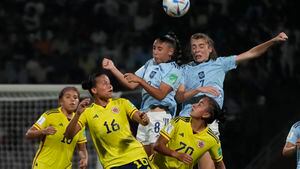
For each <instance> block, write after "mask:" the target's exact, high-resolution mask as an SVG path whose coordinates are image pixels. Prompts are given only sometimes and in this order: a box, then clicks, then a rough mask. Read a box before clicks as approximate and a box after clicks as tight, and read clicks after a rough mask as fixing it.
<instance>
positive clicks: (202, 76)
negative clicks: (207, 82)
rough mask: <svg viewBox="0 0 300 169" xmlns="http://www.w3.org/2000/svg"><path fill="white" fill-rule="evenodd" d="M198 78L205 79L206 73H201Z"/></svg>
mask: <svg viewBox="0 0 300 169" xmlns="http://www.w3.org/2000/svg"><path fill="white" fill-rule="evenodd" d="M198 77H199V79H203V78H204V77H205V74H204V72H203V71H201V72H199V73H198Z"/></svg>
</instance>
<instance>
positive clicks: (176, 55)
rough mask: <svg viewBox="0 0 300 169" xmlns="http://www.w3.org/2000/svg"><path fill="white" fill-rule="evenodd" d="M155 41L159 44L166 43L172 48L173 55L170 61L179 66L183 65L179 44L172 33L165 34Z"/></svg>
mask: <svg viewBox="0 0 300 169" xmlns="http://www.w3.org/2000/svg"><path fill="white" fill-rule="evenodd" d="M156 39H157V40H159V41H160V42H166V43H168V44H170V45H171V47H172V48H174V54H173V55H172V58H171V61H175V62H176V63H177V64H178V65H181V64H182V63H183V53H182V49H181V44H180V42H179V39H178V38H177V36H176V34H175V33H174V32H172V31H170V32H168V33H167V34H165V35H163V36H160V37H158V38H156Z"/></svg>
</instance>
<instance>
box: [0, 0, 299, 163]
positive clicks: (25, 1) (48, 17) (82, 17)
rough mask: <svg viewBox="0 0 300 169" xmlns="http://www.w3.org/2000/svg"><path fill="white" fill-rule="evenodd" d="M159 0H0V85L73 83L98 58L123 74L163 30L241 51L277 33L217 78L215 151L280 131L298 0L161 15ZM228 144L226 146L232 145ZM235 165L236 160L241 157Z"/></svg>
mask: <svg viewBox="0 0 300 169" xmlns="http://www.w3.org/2000/svg"><path fill="white" fill-rule="evenodd" d="M161 3H162V2H161V0H151V1H137V0H101V1H98V0H72V1H71V0H52V1H47V0H2V1H1V2H0V23H1V26H0V58H1V61H0V83H9V84H10V83H14V84H66V83H80V82H81V81H82V80H83V79H84V78H86V76H87V75H88V74H90V73H92V72H94V71H95V70H97V69H99V67H100V61H101V59H102V58H103V57H110V58H111V59H113V60H114V62H115V64H117V67H118V68H120V69H121V70H123V71H124V72H134V71H135V70H137V68H139V67H140V66H141V65H143V64H144V63H145V62H146V61H147V60H148V59H149V58H151V57H152V54H151V52H152V42H153V40H154V38H155V37H156V36H158V34H161V33H166V32H167V31H170V30H172V31H174V32H175V33H176V34H177V35H178V36H179V39H180V40H181V42H182V46H183V47H184V48H185V49H188V42H189V36H190V35H191V34H193V33H195V32H203V33H207V34H208V35H210V36H211V37H212V38H213V40H214V41H215V45H216V49H217V51H218V54H219V55H222V56H226V55H232V54H239V53H241V52H244V51H246V50H248V49H249V48H251V47H253V46H255V45H257V44H259V43H261V42H263V41H265V40H268V39H270V38H271V37H273V36H274V35H276V34H278V33H279V32H281V31H284V32H286V34H287V35H288V36H289V40H288V41H287V43H284V44H282V45H278V46H275V47H274V48H273V49H271V50H269V51H268V52H267V53H266V54H264V55H265V56H264V57H262V58H260V59H256V60H252V61H250V62H249V63H244V64H242V65H239V67H238V69H237V71H233V72H231V73H229V75H228V76H227V78H226V81H225V107H226V108H227V109H228V112H229V113H228V116H227V119H228V121H229V122H228V123H227V125H226V126H224V130H226V131H225V132H223V133H224V134H223V136H221V137H224V138H223V140H224V143H225V144H224V147H225V149H226V148H228V149H230V151H226V150H225V151H224V154H225V158H228V159H231V158H233V157H235V156H237V155H239V156H238V157H241V159H247V158H248V156H251V154H255V153H257V152H258V149H259V148H260V147H262V145H263V144H264V143H266V142H267V139H264V137H266V138H268V137H271V136H272V135H274V134H275V133H276V130H280V127H282V120H286V119H289V117H290V116H289V114H287V113H288V112H287V111H290V112H294V111H295V110H294V109H295V108H296V105H297V103H296V102H295V99H294V98H296V93H297V92H298V93H299V89H298V88H299V83H300V70H299V63H300V58H299V57H298V56H299V55H300V50H299V47H300V26H299V24H298V23H297V19H296V16H297V12H298V11H297V9H296V7H297V6H299V2H297V1H285V0H251V1H250V0H244V1H237V0H201V1H200V0H191V6H190V10H189V12H188V13H187V14H186V15H185V16H183V17H181V18H171V17H169V16H167V15H166V14H165V13H164V11H163V8H162V7H161ZM187 51H188V50H187ZM187 53H188V52H187ZM187 53H186V54H187ZM187 55H188V54H187ZM114 86H119V85H118V84H114ZM115 90H124V88H121V87H120V86H119V87H116V88H115ZM278 105H281V106H278ZM270 119H272V124H271V126H272V131H270V123H268V121H270ZM230 121H232V123H230ZM254 122H255V125H254V124H253V123H254ZM279 124H280V125H279ZM236 135H239V136H240V137H243V138H245V142H243V141H239V142H237V141H236V140H230V138H231V137H234V136H236ZM253 137H255V138H261V139H257V140H253V144H251V145H246V144H247V143H246V141H247V140H246V139H248V138H249V139H251V138H252V139H253ZM263 139H264V140H263ZM234 144H237V145H236V146H237V148H236V149H232V145H234ZM243 146H250V148H249V151H248V152H247V154H246V155H245V154H243V153H242V152H240V150H239V149H238V148H241V147H243ZM243 156H247V157H245V158H242V157H243ZM247 160H248V159H247ZM225 161H226V159H225ZM236 163H241V164H240V166H243V165H244V164H246V163H247V162H246V161H243V160H240V161H237V162H236ZM235 165H238V164H235ZM229 166H230V165H229Z"/></svg>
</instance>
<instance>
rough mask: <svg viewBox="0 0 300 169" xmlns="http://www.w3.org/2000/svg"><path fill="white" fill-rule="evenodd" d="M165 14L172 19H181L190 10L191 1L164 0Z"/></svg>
mask: <svg viewBox="0 0 300 169" xmlns="http://www.w3.org/2000/svg"><path fill="white" fill-rule="evenodd" d="M163 8H164V10H165V12H166V13H167V14H168V15H169V16H172V17H181V16H183V15H184V14H186V13H187V11H188V10H189V8H190V0H163Z"/></svg>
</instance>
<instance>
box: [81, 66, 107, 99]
mask: <svg viewBox="0 0 300 169" xmlns="http://www.w3.org/2000/svg"><path fill="white" fill-rule="evenodd" d="M101 75H106V74H105V73H104V72H97V73H94V74H91V75H89V78H88V80H85V81H83V82H82V83H81V87H82V89H84V90H88V91H89V92H90V94H91V95H92V96H93V93H92V90H91V89H92V88H93V87H95V86H96V78H97V77H99V76H101Z"/></svg>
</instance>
